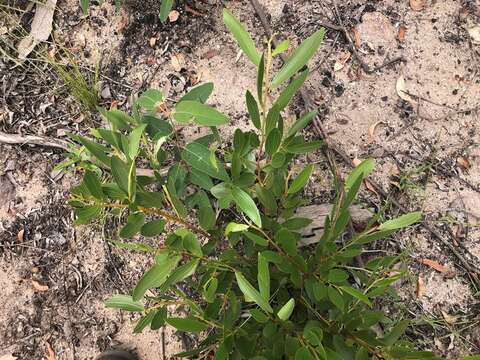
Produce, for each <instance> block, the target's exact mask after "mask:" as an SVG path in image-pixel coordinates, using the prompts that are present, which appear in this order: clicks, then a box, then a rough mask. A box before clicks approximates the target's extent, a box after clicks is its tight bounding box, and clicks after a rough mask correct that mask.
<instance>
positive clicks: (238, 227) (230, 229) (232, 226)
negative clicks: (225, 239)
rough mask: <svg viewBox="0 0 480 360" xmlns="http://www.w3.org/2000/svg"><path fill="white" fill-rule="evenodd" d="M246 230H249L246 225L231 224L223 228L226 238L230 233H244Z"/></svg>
mask: <svg viewBox="0 0 480 360" xmlns="http://www.w3.org/2000/svg"><path fill="white" fill-rule="evenodd" d="M248 228H249V226H248V225H246V224H237V223H234V222H231V223H229V224H228V225H227V226H226V227H225V236H228V234H230V233H232V232H241V231H245V230H247V229H248Z"/></svg>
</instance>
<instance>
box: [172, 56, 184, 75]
mask: <svg viewBox="0 0 480 360" xmlns="http://www.w3.org/2000/svg"><path fill="white" fill-rule="evenodd" d="M170 62H171V64H172V66H173V68H174V69H175V71H177V72H178V71H180V70H182V68H183V67H184V65H185V57H184V56H183V55H182V54H172V57H171V59H170Z"/></svg>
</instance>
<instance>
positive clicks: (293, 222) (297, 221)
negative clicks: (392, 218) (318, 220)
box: [282, 218, 313, 230]
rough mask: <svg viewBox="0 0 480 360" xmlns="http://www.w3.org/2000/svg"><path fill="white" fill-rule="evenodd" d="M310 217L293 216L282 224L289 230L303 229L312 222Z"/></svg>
mask: <svg viewBox="0 0 480 360" xmlns="http://www.w3.org/2000/svg"><path fill="white" fill-rule="evenodd" d="M312 221H313V220H312V219H308V218H291V219H288V220H287V221H285V222H284V223H283V224H282V226H283V227H284V228H287V229H288V230H301V229H303V228H305V227H307V226H308V225H310V224H311V223H312Z"/></svg>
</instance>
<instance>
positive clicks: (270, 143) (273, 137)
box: [265, 128, 282, 155]
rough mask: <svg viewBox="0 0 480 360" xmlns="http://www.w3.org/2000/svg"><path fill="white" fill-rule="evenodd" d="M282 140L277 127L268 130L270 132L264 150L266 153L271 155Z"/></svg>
mask: <svg viewBox="0 0 480 360" xmlns="http://www.w3.org/2000/svg"><path fill="white" fill-rule="evenodd" d="M281 141H282V133H281V132H280V130H279V129H278V128H274V129H273V130H272V131H270V134H268V136H267V141H266V143H265V151H266V152H267V154H268V155H273V154H274V153H275V152H276V151H277V150H278V147H279V146H280V143H281Z"/></svg>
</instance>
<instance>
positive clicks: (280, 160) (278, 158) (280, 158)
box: [270, 152, 286, 169]
mask: <svg viewBox="0 0 480 360" xmlns="http://www.w3.org/2000/svg"><path fill="white" fill-rule="evenodd" d="M285 160H286V156H285V154H284V153H283V152H276V153H275V154H273V156H272V161H271V163H270V165H272V167H273V168H274V169H279V168H281V167H282V166H283V165H284V164H285Z"/></svg>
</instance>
